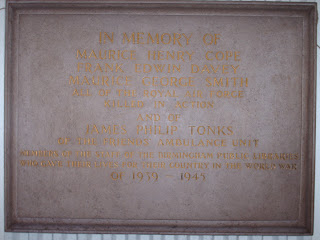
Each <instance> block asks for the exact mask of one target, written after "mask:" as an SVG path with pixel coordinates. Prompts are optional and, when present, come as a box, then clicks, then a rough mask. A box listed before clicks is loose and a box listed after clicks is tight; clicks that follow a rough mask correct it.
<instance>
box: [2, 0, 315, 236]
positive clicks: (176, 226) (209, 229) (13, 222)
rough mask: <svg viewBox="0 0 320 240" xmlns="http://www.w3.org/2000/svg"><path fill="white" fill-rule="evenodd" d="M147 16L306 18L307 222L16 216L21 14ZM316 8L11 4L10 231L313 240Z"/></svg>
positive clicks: (82, 1)
mask: <svg viewBox="0 0 320 240" xmlns="http://www.w3.org/2000/svg"><path fill="white" fill-rule="evenodd" d="M132 8H136V9H139V10H141V11H146V10H148V9H151V8H152V9H162V10H163V9H164V10H167V9H193V10H199V11H201V9H210V10H212V11H226V12H232V13H236V12H241V11H244V12H247V11H256V12H259V13H261V15H262V16H263V14H264V13H265V12H268V11H273V10H275V11H279V12H280V14H281V13H282V12H283V11H286V13H287V14H289V15H290V14H291V13H292V14H296V15H299V16H300V17H303V19H304V22H305V24H306V29H305V32H304V33H303V34H304V37H305V39H306V42H307V47H308V51H307V52H308V54H307V55H306V56H304V61H306V62H307V66H308V67H307V69H305V70H304V71H305V72H306V75H307V76H308V79H303V80H304V81H308V85H309V93H308V94H309V95H308V102H306V103H305V104H306V105H307V106H308V111H307V112H308V114H307V116H305V118H306V119H307V120H306V121H307V123H306V124H307V131H308V134H307V135H308V138H307V139H305V141H306V145H307V147H306V149H305V154H306V156H307V158H308V161H306V165H305V166H304V168H303V171H302V176H301V179H302V182H303V184H302V185H303V189H302V192H303V193H304V194H303V195H302V196H301V198H303V199H304V203H305V205H304V206H303V207H304V211H303V212H304V216H300V219H299V220H297V221H296V222H295V223H294V224H292V223H290V224H286V223H285V222H277V221H260V222H258V221H226V222H223V221H216V223H214V224H212V223H206V222H203V221H180V220H177V221H176V220H170V219H168V220H164V221H157V220H149V221H145V220H129V219H128V220H110V221H107V222H105V221H103V220H101V219H55V218H46V219H37V218H18V217H16V216H15V207H14V206H13V198H14V197H15V194H18V193H15V191H17V190H16V188H15V185H14V173H13V167H12V161H15V159H13V158H12V155H13V154H12V151H14V146H13V143H14V142H15V141H16V140H17V139H15V138H16V135H15V134H16V132H15V130H14V122H15V119H14V118H13V115H12V111H13V109H12V106H13V105H14V104H15V103H14V102H15V101H16V98H17V96H16V95H15V86H14V85H13V81H12V79H14V78H15V72H14V66H15V64H16V56H17V54H18V53H17V50H16V46H15V44H14V43H15V41H16V38H17V32H16V31H17V30H16V29H15V28H14V27H15V24H16V22H17V19H18V16H19V11H21V10H36V11H37V10H38V11H41V10H43V9H45V10H54V11H59V10H65V11H74V10H90V11H94V10H96V9H100V10H101V9H105V10H106V11H108V9H113V11H117V9H132ZM316 9H317V4H316V3H285V2H206V1H199V2H198V1H197V2H190V1H174V2H170V1H162V0H161V1H121V2H117V1H95V0H92V1H90V0H77V1H63V2H62V1H49V2H44V1H40V0H33V1H27V0H22V1H14V0H7V6H6V61H5V63H6V65H5V70H6V72H5V230H6V231H13V232H50V233H51V232H52V233H57V232H59V233H136V234H138V233H139V234H197V235H199V234H217V235H221V234H232V235H234V234H245V235H254V234H262V235H310V234H312V233H313V208H314V203H313V198H314V175H315V173H314V171H315V170H314V169H315V168H314V164H315V163H314V162H315V117H316V58H317V55H316V50H317V49H316V38H317V37H316V32H317V30H316V24H317V23H316V22H317V10H316Z"/></svg>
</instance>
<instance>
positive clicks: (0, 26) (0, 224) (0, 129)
mask: <svg viewBox="0 0 320 240" xmlns="http://www.w3.org/2000/svg"><path fill="white" fill-rule="evenodd" d="M307 2H317V3H318V8H319V5H320V0H316V1H307ZM318 11H319V10H318ZM319 30H320V27H319V25H318V35H319V34H320V32H319ZM4 32H5V0H0V99H1V101H0V136H1V137H0V186H1V190H0V240H4V239H5V240H89V239H90V240H320V163H319V159H318V158H319V157H318V156H319V151H320V134H319V133H320V132H319V127H318V128H317V139H316V185H315V209H314V212H315V219H314V235H313V236H304V237H302V236H184V235H177V236H171V235H133V234H131V235H127V234H126V235H116V234H36V233H5V232H4V200H3V198H4V191H3V186H4V179H3V173H4V169H3V166H4V142H3V134H4V123H3V122H4V114H3V113H4V103H3V99H4V49H5V48H4V45H5V36H4ZM319 46H320V42H319V41H318V53H317V59H318V60H317V61H318V64H317V69H318V71H317V73H318V74H317V77H318V79H320V74H319V73H320V71H319V70H320V64H319V63H320V54H319V49H320V47H319ZM319 96H320V86H319V84H318V86H317V103H318V104H317V123H316V125H317V126H320V120H319V119H320V118H319V114H320V105H319Z"/></svg>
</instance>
